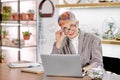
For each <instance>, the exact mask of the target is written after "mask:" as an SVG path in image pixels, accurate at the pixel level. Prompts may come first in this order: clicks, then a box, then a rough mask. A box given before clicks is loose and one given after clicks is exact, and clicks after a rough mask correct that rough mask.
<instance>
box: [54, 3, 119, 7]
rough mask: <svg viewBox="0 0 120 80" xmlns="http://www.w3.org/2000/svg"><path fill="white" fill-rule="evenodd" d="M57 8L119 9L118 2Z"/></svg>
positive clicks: (62, 5)
mask: <svg viewBox="0 0 120 80" xmlns="http://www.w3.org/2000/svg"><path fill="white" fill-rule="evenodd" d="M56 7H57V8H65V7H66V8H102V7H120V2H104V3H93V4H58V5H56Z"/></svg>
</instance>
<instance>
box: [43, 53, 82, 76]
mask: <svg viewBox="0 0 120 80" xmlns="http://www.w3.org/2000/svg"><path fill="white" fill-rule="evenodd" d="M41 60H42V64H43V67H44V73H45V75H47V76H67V77H83V76H84V74H83V73H82V67H81V62H80V56H79V55H59V54H51V55H46V54H41Z"/></svg>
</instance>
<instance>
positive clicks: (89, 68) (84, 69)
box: [83, 65, 93, 74]
mask: <svg viewBox="0 0 120 80" xmlns="http://www.w3.org/2000/svg"><path fill="white" fill-rule="evenodd" d="M92 68H93V65H88V66H85V67H83V73H84V74H88V71H89V70H91V69H92Z"/></svg>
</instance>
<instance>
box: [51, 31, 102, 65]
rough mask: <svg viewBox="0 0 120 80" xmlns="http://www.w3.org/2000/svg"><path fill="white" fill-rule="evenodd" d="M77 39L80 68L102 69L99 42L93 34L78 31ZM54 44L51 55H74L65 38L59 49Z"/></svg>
mask: <svg viewBox="0 0 120 80" xmlns="http://www.w3.org/2000/svg"><path fill="white" fill-rule="evenodd" d="M78 38H79V45H78V48H79V49H78V54H79V55H80V60H81V63H82V67H84V66H86V65H89V64H92V65H94V66H95V67H97V66H102V67H103V60H102V47H101V40H100V39H99V38H98V37H97V36H95V35H93V34H90V33H85V32H82V31H80V33H79V37H78ZM55 44H56V43H54V45H53V50H52V52H51V54H75V49H74V47H73V45H72V43H71V42H70V40H69V39H68V38H67V37H65V38H64V40H63V42H62V45H61V47H60V48H59V49H58V48H56V46H55Z"/></svg>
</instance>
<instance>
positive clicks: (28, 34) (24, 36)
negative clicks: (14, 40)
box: [22, 31, 32, 40]
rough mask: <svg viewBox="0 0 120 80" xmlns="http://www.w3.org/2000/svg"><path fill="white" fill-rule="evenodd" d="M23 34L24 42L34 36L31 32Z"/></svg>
mask: <svg viewBox="0 0 120 80" xmlns="http://www.w3.org/2000/svg"><path fill="white" fill-rule="evenodd" d="M22 34H23V38H24V40H29V39H30V36H31V35H32V33H30V32H29V31H24V32H22Z"/></svg>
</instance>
